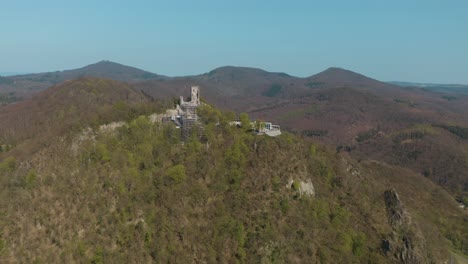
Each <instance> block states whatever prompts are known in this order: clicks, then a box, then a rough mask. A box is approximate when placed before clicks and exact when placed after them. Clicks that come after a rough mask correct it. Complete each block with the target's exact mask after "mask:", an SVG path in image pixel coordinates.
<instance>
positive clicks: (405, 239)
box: [381, 188, 430, 264]
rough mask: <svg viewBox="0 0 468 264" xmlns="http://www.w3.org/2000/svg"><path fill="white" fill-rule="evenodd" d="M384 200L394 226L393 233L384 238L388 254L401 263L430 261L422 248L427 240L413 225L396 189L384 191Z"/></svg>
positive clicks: (383, 244)
mask: <svg viewBox="0 0 468 264" xmlns="http://www.w3.org/2000/svg"><path fill="white" fill-rule="evenodd" d="M384 201H385V206H386V209H387V217H388V223H389V225H390V226H391V227H392V231H393V232H392V234H390V235H389V238H388V239H384V240H382V245H381V249H382V251H383V253H384V254H385V255H387V256H392V255H393V257H394V258H395V259H396V260H397V262H399V263H404V264H413V263H429V262H430V261H429V260H428V259H427V257H426V256H424V254H423V252H425V251H423V250H422V249H423V248H425V241H424V238H423V237H422V235H420V232H419V230H417V228H416V227H413V226H412V225H411V221H410V217H409V214H408V212H407V211H406V210H405V208H404V207H403V204H402V202H401V200H400V198H399V196H398V193H397V192H396V191H395V189H393V188H392V189H389V190H386V191H385V192H384Z"/></svg>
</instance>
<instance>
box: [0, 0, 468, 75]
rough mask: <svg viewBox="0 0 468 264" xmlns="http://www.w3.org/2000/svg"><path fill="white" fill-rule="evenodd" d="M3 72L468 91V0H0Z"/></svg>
mask: <svg viewBox="0 0 468 264" xmlns="http://www.w3.org/2000/svg"><path fill="white" fill-rule="evenodd" d="M0 25H1V27H0V29H1V30H0V33H1V35H0V36H1V37H0V72H43V71H52V70H63V69H71V68H77V67H82V66H84V65H87V64H91V63H94V62H97V61H100V60H104V59H106V60H111V61H115V62H119V63H122V64H126V65H131V66H135V67H138V68H142V69H145V70H149V71H152V72H156V73H160V74H165V75H170V76H174V75H188V74H199V73H204V72H207V71H209V70H212V69H213V68H216V67H219V66H224V65H235V66H250V67H258V68H263V69H265V70H268V71H282V72H286V73H289V74H291V75H296V76H309V75H312V74H314V73H317V72H320V71H322V70H324V69H326V68H328V67H331V66H336V67H342V68H346V69H350V70H353V71H357V72H360V73H363V74H365V75H368V76H371V77H373V78H376V79H379V80H384V81H389V80H402V81H418V82H441V83H465V84H468V1H467V0H447V1H442V0H437V1H436V0H391V1H390V0H361V1H351V0H342V1H337V0H330V1H312V0H308V1H306V0H304V1H294V0H291V1H285V0H281V1H279V0H265V1H261V0H235V1H234V0H232V1H227V0H226V1H223V0H191V1H178V0H172V1H149V0H148V1H138V0H132V1H118V0H113V1H108V0H99V1H98V0H75V1H63V0H41V1H36V0H31V1H22V0H10V1H7V0H2V1H1V2H0Z"/></svg>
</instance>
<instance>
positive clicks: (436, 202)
mask: <svg viewBox="0 0 468 264" xmlns="http://www.w3.org/2000/svg"><path fill="white" fill-rule="evenodd" d="M148 103H149V104H151V102H148ZM121 110H122V109H121ZM122 111H125V109H123V110H122ZM127 111H130V110H129V109H128V110H127ZM122 113H124V112H122ZM146 114H149V113H146ZM199 115H200V116H201V117H202V118H203V128H204V129H203V130H199V129H198V128H197V127H195V128H194V131H193V134H192V135H193V136H192V138H191V139H189V140H188V141H185V142H182V141H181V136H180V130H179V129H176V128H175V127H174V126H173V125H172V124H160V123H152V122H150V120H149V119H148V117H147V116H146V115H141V116H139V117H137V118H134V119H132V120H129V122H128V124H127V125H125V126H123V127H121V128H118V129H115V130H113V131H112V130H111V131H107V132H102V131H101V132H100V130H99V129H98V127H96V126H90V127H89V128H87V127H83V130H77V132H75V134H74V136H72V137H62V138H61V139H60V140H56V141H52V142H51V143H50V144H48V145H44V146H43V147H42V148H41V149H40V150H39V151H38V152H36V153H35V154H33V155H31V156H28V157H17V156H15V155H13V154H11V155H10V153H11V152H7V153H4V154H5V155H6V156H5V158H4V159H2V161H1V164H0V186H1V188H2V192H1V193H0V196H1V197H0V211H1V215H0V220H1V221H0V223H1V227H2V228H1V233H0V254H1V255H0V261H1V262H22V263H32V262H44V263H52V262H61V263H71V262H85V263H87V262H91V263H122V262H125V263H141V262H155V263H258V262H261V263H431V262H432V263H442V262H443V261H446V260H448V259H449V257H450V253H449V250H451V251H456V252H459V253H460V252H463V251H464V252H465V254H466V253H468V252H467V250H468V248H467V245H468V241H467V238H466V234H467V233H468V230H467V228H468V227H467V226H466V225H465V224H464V219H465V221H466V217H467V216H466V213H464V212H463V211H462V210H460V209H459V208H457V205H456V203H455V202H454V201H453V199H452V198H451V197H450V196H449V195H448V194H447V193H446V192H445V191H444V190H443V189H442V188H441V187H439V186H436V185H434V184H433V183H432V182H430V181H429V180H427V179H425V178H424V177H421V176H420V175H417V174H414V173H413V172H411V171H409V170H404V169H401V168H398V167H392V166H390V165H387V164H385V163H380V162H375V161H370V160H363V161H361V162H360V163H358V162H356V161H354V160H353V159H352V158H350V157H349V156H348V155H347V154H346V153H344V154H343V153H336V151H334V150H333V151H330V150H329V149H327V148H326V147H322V146H320V145H314V144H312V143H310V142H308V141H305V140H304V139H302V138H299V137H296V136H293V135H291V134H288V133H285V134H283V135H281V136H280V137H276V138H269V137H263V136H255V135H253V134H251V133H250V132H249V131H246V129H243V128H237V127H231V126H229V125H228V121H229V120H232V119H233V118H235V116H234V115H233V114H232V113H222V112H220V111H219V110H216V109H214V108H212V107H210V106H204V107H200V109H199ZM126 116H129V115H126ZM199 131H203V135H204V136H203V137H200V136H199V134H198V133H199ZM312 185H313V189H314V191H313V192H312V191H311V186H312ZM305 187H307V188H305ZM305 190H307V192H305ZM410 219H411V220H410Z"/></svg>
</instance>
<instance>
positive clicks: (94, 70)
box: [0, 61, 164, 97]
mask: <svg viewBox="0 0 468 264" xmlns="http://www.w3.org/2000/svg"><path fill="white" fill-rule="evenodd" d="M83 77H95V78H105V79H112V80H116V81H123V82H135V81H141V80H148V79H157V78H164V76H161V75H157V74H154V73H151V72H147V71H143V70H140V69H137V68H134V67H130V66H125V65H122V64H118V63H115V62H110V61H101V62H98V63H95V64H91V65H88V66H85V67H82V68H79V69H73V70H65V71H56V72H46V73H37V74H25V75H18V76H9V77H0V93H6V92H14V93H15V94H16V95H17V96H23V97H24V96H26V97H28V96H30V95H32V94H34V93H36V92H38V91H41V90H44V89H46V88H48V87H50V86H52V85H56V84H59V83H61V82H64V81H67V80H72V79H77V78H83Z"/></svg>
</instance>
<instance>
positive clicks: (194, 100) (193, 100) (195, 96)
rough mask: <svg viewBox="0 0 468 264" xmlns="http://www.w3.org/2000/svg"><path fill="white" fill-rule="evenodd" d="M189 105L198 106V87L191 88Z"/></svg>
mask: <svg viewBox="0 0 468 264" xmlns="http://www.w3.org/2000/svg"><path fill="white" fill-rule="evenodd" d="M191 103H193V104H195V105H197V106H198V105H200V87H198V86H192V95H191Z"/></svg>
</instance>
